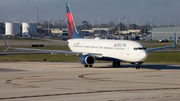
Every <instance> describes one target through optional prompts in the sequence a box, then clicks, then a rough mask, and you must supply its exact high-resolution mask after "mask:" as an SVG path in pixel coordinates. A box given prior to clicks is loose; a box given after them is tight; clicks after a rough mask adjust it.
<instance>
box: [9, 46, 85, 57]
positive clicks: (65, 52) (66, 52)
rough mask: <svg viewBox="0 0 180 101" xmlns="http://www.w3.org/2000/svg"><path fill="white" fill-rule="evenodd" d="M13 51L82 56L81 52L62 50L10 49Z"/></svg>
mask: <svg viewBox="0 0 180 101" xmlns="http://www.w3.org/2000/svg"><path fill="white" fill-rule="evenodd" d="M10 48H11V49H16V50H25V51H40V52H50V53H63V54H78V55H80V54H82V53H81V52H72V51H62V50H45V49H30V48H16V47H10Z"/></svg>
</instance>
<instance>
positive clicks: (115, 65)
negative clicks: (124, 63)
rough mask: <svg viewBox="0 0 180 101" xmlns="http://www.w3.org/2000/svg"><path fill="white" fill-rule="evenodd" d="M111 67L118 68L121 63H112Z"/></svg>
mask: <svg viewBox="0 0 180 101" xmlns="http://www.w3.org/2000/svg"><path fill="white" fill-rule="evenodd" d="M112 65H113V67H120V66H121V63H120V61H113V63H112Z"/></svg>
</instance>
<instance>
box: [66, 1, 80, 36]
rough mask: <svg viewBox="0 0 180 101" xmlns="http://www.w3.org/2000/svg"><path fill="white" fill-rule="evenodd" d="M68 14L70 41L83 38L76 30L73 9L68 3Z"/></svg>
mask: <svg viewBox="0 0 180 101" xmlns="http://www.w3.org/2000/svg"><path fill="white" fill-rule="evenodd" d="M66 12H67V25H68V32H69V39H75V38H83V37H82V36H81V35H79V33H78V32H77V30H76V26H75V23H74V20H73V16H72V13H71V9H70V6H69V4H68V3H66Z"/></svg>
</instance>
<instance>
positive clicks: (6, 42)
mask: <svg viewBox="0 0 180 101" xmlns="http://www.w3.org/2000/svg"><path fill="white" fill-rule="evenodd" d="M3 39H4V42H5V44H6V47H7V48H6V49H5V50H4V51H3V53H4V52H6V51H7V50H8V49H9V48H10V47H9V45H8V43H7V42H6V39H5V38H4V36H3Z"/></svg>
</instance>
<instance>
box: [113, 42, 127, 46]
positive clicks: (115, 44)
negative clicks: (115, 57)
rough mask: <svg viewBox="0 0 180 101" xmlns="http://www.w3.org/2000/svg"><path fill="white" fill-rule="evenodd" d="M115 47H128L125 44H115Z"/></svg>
mask: <svg viewBox="0 0 180 101" xmlns="http://www.w3.org/2000/svg"><path fill="white" fill-rule="evenodd" d="M114 47H126V44H125V43H115V44H114Z"/></svg>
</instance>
